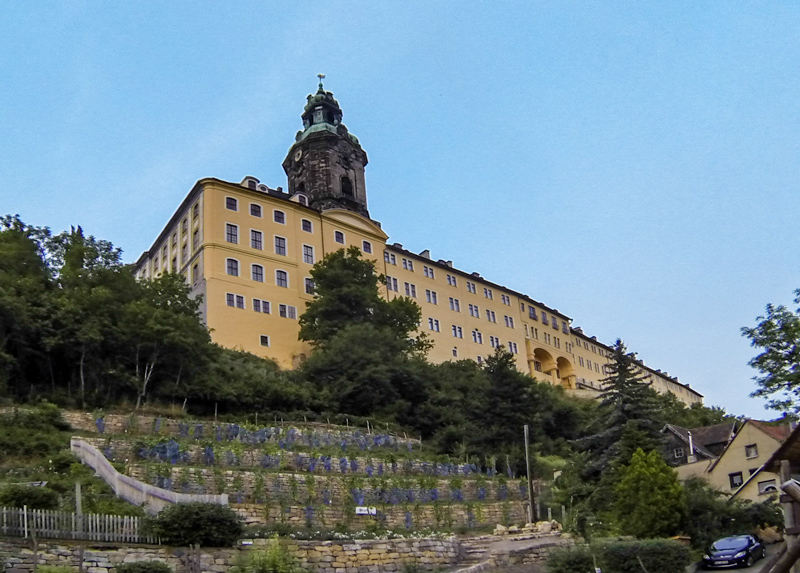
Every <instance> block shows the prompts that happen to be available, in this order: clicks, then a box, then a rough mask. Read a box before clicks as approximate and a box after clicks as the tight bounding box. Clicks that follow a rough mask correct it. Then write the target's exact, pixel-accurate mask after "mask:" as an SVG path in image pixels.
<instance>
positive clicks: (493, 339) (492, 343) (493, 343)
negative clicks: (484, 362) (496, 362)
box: [489, 336, 500, 348]
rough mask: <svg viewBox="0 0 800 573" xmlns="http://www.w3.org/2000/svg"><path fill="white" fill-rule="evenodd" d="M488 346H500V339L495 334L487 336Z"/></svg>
mask: <svg viewBox="0 0 800 573" xmlns="http://www.w3.org/2000/svg"><path fill="white" fill-rule="evenodd" d="M489 346H491V347H492V348H497V347H498V346H500V339H499V338H497V337H496V336H489Z"/></svg>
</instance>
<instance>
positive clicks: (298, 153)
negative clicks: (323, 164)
mask: <svg viewBox="0 0 800 573" xmlns="http://www.w3.org/2000/svg"><path fill="white" fill-rule="evenodd" d="M302 157H303V150H302V149H298V150H297V151H295V152H294V160H295V161H300V158H302Z"/></svg>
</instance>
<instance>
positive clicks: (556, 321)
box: [552, 316, 558, 330]
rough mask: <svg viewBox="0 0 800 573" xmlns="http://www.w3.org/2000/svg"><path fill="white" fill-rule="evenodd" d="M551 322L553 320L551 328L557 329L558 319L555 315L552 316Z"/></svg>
mask: <svg viewBox="0 0 800 573" xmlns="http://www.w3.org/2000/svg"><path fill="white" fill-rule="evenodd" d="M552 322H553V329H554V330H558V320H556V317H555V316H554V317H553V320H552Z"/></svg>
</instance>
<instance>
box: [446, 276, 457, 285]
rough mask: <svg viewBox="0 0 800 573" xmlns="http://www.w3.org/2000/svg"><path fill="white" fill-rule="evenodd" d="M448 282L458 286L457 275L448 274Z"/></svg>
mask: <svg viewBox="0 0 800 573" xmlns="http://www.w3.org/2000/svg"><path fill="white" fill-rule="evenodd" d="M447 284H449V285H450V286H458V281H456V277H454V276H453V275H447Z"/></svg>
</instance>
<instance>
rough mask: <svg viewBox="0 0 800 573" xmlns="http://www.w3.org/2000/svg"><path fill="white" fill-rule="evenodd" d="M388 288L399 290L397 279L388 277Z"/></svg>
mask: <svg viewBox="0 0 800 573" xmlns="http://www.w3.org/2000/svg"><path fill="white" fill-rule="evenodd" d="M386 288H388V289H389V290H393V291H395V292H397V291H398V288H397V279H395V278H392V277H386Z"/></svg>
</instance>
